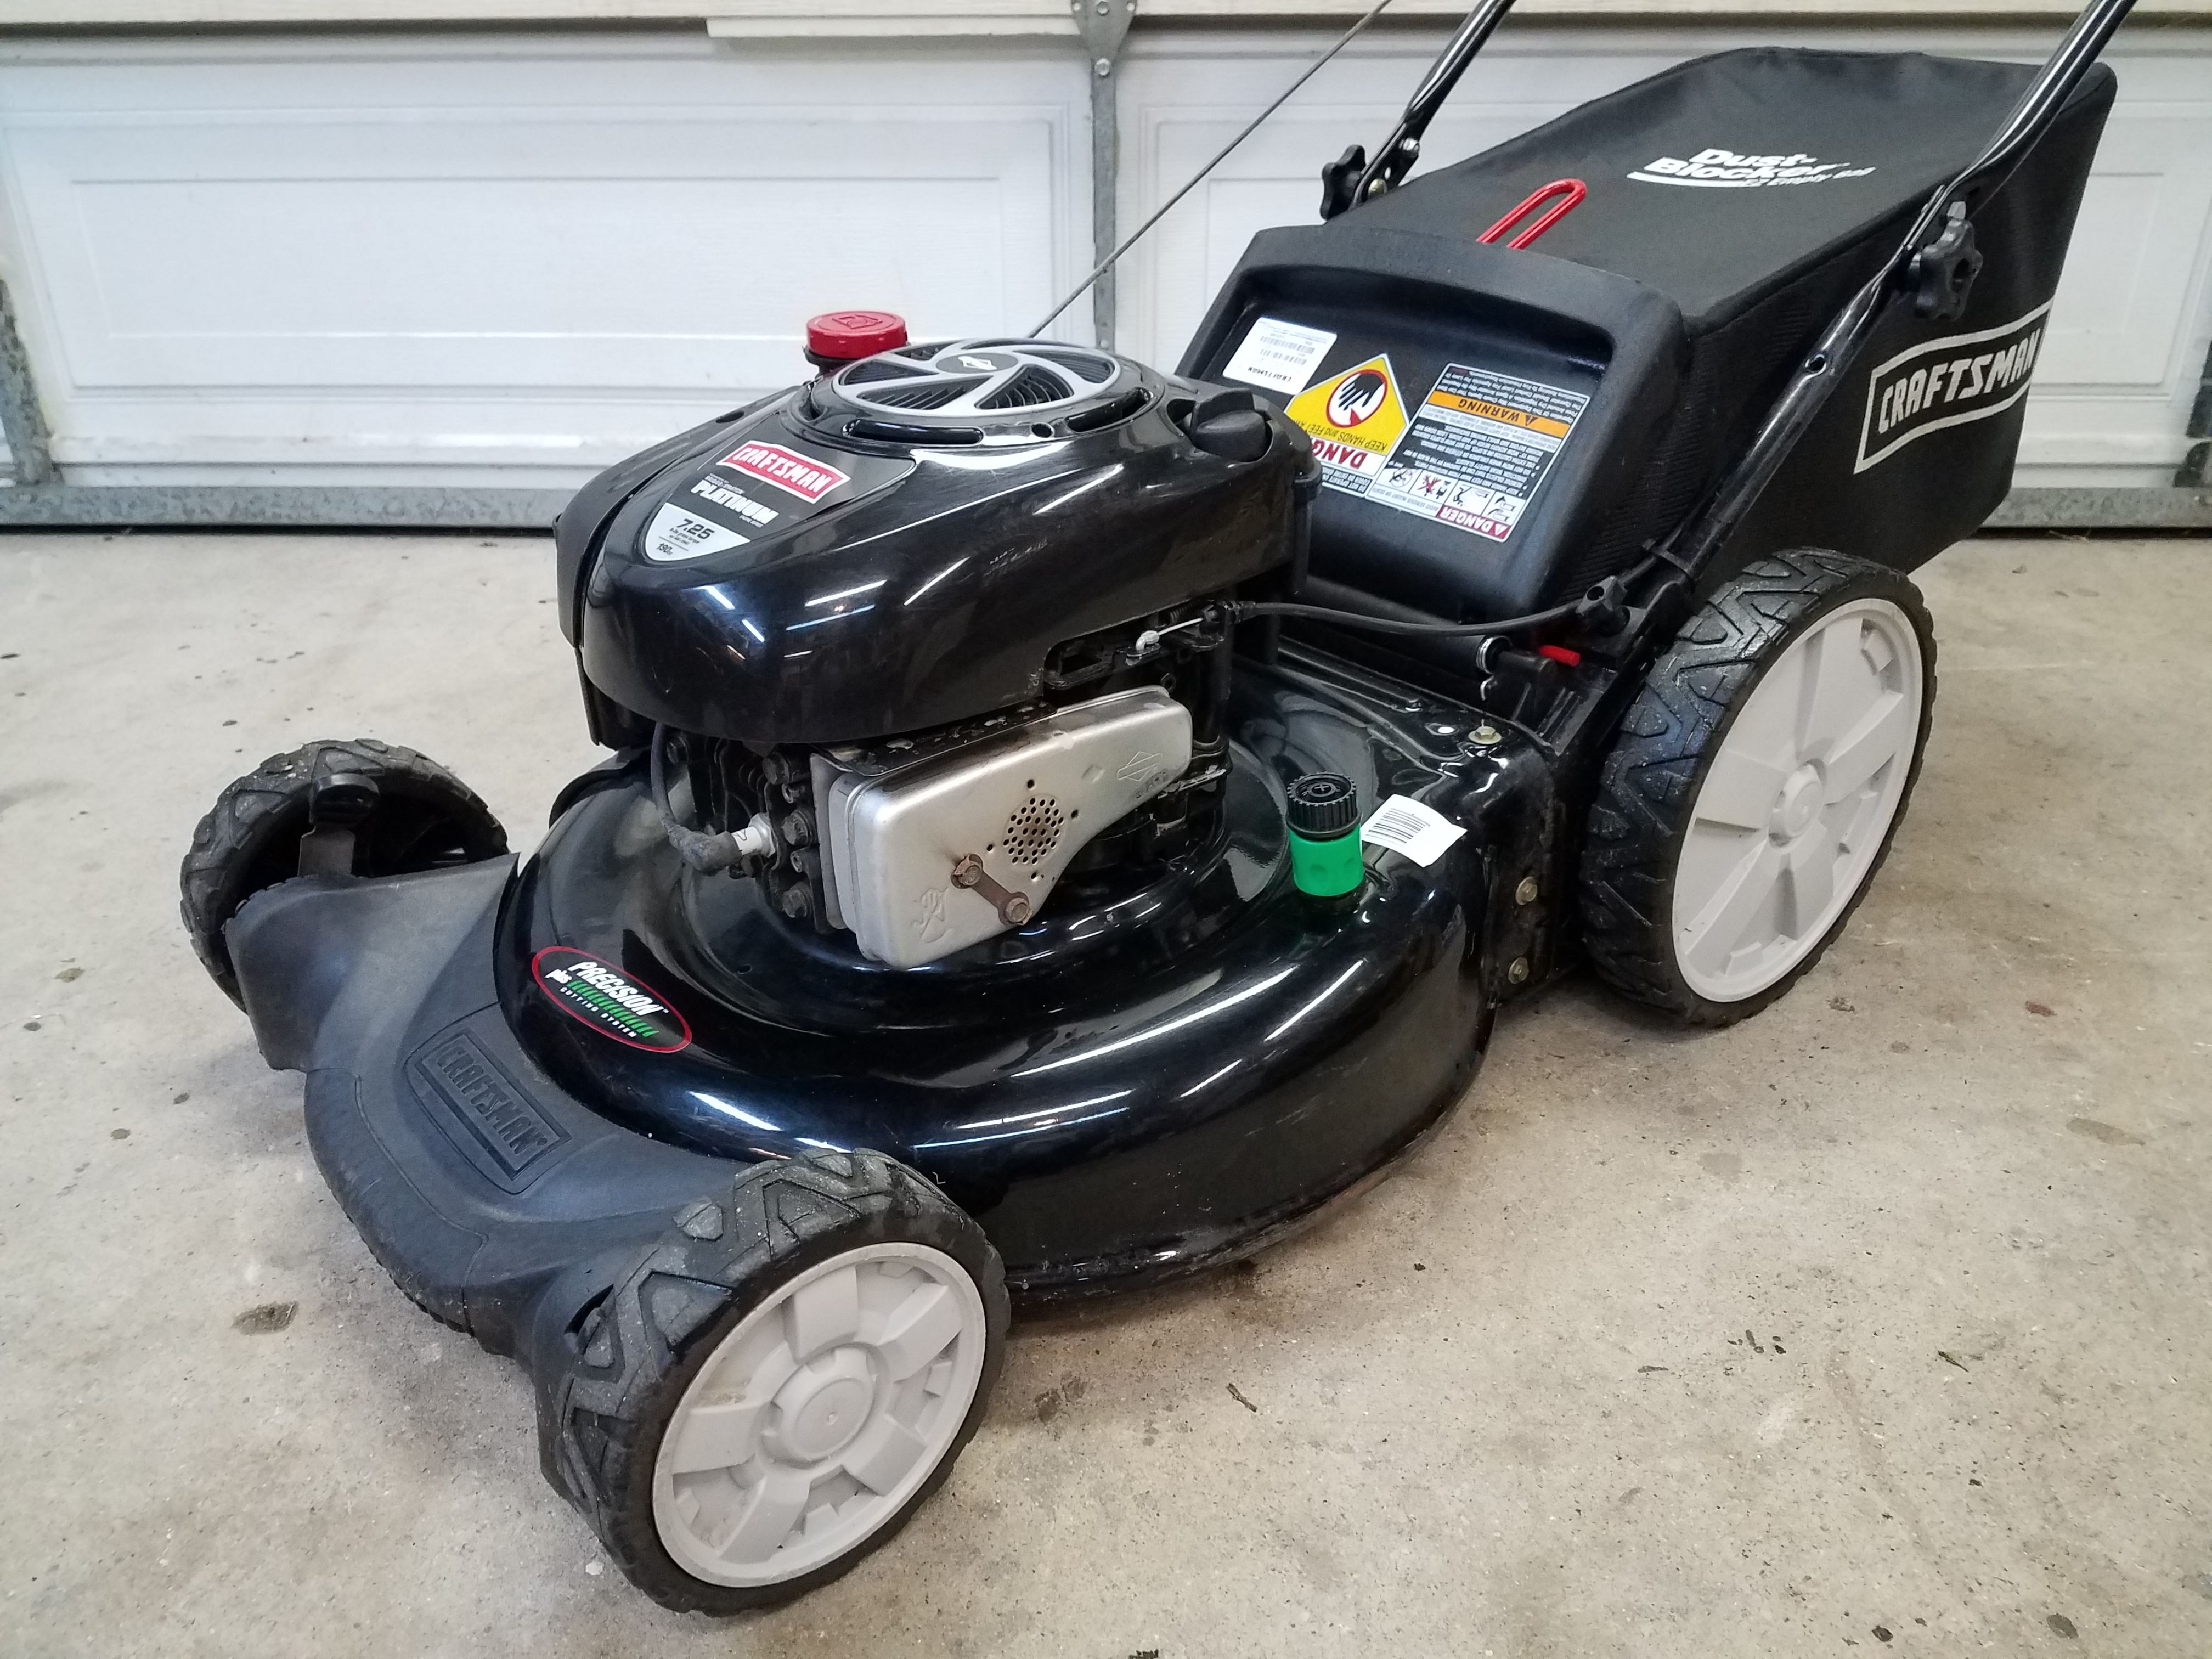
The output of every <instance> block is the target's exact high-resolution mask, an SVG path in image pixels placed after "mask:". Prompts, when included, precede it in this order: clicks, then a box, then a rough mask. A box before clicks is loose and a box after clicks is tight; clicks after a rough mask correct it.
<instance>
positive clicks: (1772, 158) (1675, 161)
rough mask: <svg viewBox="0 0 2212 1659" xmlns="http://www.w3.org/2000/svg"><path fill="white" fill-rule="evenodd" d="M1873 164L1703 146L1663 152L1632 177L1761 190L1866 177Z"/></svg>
mask: <svg viewBox="0 0 2212 1659" xmlns="http://www.w3.org/2000/svg"><path fill="white" fill-rule="evenodd" d="M1873 171H1874V169H1873V168H1872V167H1853V166H1852V165H1851V164H1850V162H1849V161H1822V160H1820V157H1819V156H1817V155H1802V154H1800V155H1739V154H1737V152H1735V150H1732V149H1701V150H1699V152H1698V153H1697V154H1696V155H1687V156H1684V155H1661V156H1657V157H1656V158H1654V159H1653V160H1651V161H1646V162H1645V163H1644V165H1643V166H1642V167H1638V168H1637V169H1636V171H1635V172H1633V173H1630V174H1629V175H1628V176H1629V177H1630V178H1632V179H1635V180H1636V182H1637V183H1638V184H1640V185H1684V186H1686V187H1687V188H1689V189H1691V190H1759V189H1762V188H1764V187H1765V186H1767V185H1826V184H1832V183H1834V182H1835V181H1836V180H1837V179H1863V178H1865V177H1866V176H1867V174H1869V173H1872V172H1873Z"/></svg>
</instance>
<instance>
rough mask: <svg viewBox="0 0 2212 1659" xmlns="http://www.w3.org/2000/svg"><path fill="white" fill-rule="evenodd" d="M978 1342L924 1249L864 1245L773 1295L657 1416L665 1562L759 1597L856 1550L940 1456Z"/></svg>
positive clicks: (958, 1419) (970, 1394) (962, 1277)
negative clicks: (664, 1422)
mask: <svg viewBox="0 0 2212 1659" xmlns="http://www.w3.org/2000/svg"><path fill="white" fill-rule="evenodd" d="M986 1341H987V1323H986V1321H985V1317H984V1312H983V1298H982V1296H981V1293H980V1292H979V1291H977V1290H976V1288H975V1281H974V1280H973V1279H970V1278H969V1276H968V1273H967V1270H966V1269H965V1268H963V1267H961V1265H960V1264H959V1263H958V1262H957V1261H954V1260H953V1259H952V1258H951V1256H949V1255H945V1253H944V1252H943V1251H942V1250H936V1249H931V1248H929V1247H928V1246H927V1245H923V1244H889V1243H887V1244H869V1245H863V1246H862V1247H861V1248H860V1249H854V1250H848V1251H847V1252H846V1253H845V1254H843V1255H839V1256H836V1257H833V1258H832V1259H830V1260H829V1261H825V1262H823V1263H822V1264H820V1265H819V1266H817V1267H812V1268H810V1269H808V1270H807V1271H806V1272H805V1273H800V1274H799V1275H798V1276H797V1277H796V1278H794V1279H792V1280H791V1281H790V1282H789V1283H788V1284H787V1285H781V1286H779V1287H778V1288H777V1290H776V1291H775V1292H774V1293H773V1294H772V1295H770V1296H769V1297H768V1298H767V1300H765V1301H764V1302H763V1303H762V1304H761V1305H760V1306H759V1307H757V1308H756V1309H754V1310H753V1311H752V1312H751V1313H750V1314H748V1315H746V1316H745V1317H744V1320H743V1321H741V1322H739V1323H738V1326H737V1328H735V1329H734V1330H732V1331H731V1332H730V1334H728V1335H727V1336H726V1337H724V1338H723V1339H722V1340H721V1341H720V1343H719V1344H717V1345H716V1346H715V1349H714V1352H713V1353H712V1354H710V1355H708V1358H707V1362H706V1364H704V1365H702V1366H701V1367H700V1370H699V1373H698V1375H697V1376H695V1377H693V1378H692V1379H691V1384H690V1387H689V1388H687V1389H685V1390H684V1397H683V1399H682V1400H680V1401H678V1402H677V1407H676V1410H675V1411H674V1413H672V1414H671V1416H670V1418H669V1422H668V1429H667V1431H666V1433H665V1434H664V1435H663V1436H662V1437H661V1442H660V1451H659V1456H658V1457H657V1458H656V1459H655V1461H654V1465H653V1522H654V1524H655V1526H656V1527H657V1528H659V1533H660V1540H661V1542H662V1544H663V1545H665V1547H666V1548H667V1550H668V1553H669V1554H670V1556H671V1558H673V1559H674V1560H675V1562H676V1564H677V1565H678V1566H680V1567H682V1568H683V1569H684V1571H686V1572H689V1573H691V1574H693V1575H694V1576H696V1577H700V1578H703V1579H705V1580H707V1581H708V1583H716V1584H732V1585H749V1586H757V1585H764V1584H779V1583H785V1582H786V1581H787V1580H789V1579H792V1578H796V1577H799V1576H800V1575H802V1574H805V1573H808V1572H811V1571H814V1570H815V1569H816V1568H817V1567H821V1566H825V1565H828V1564H829V1563H830V1562H831V1561H834V1560H836V1559H837V1558H838V1557H839V1556H842V1555H844V1554H846V1553H848V1552H850V1551H852V1550H854V1549H857V1548H858V1547H860V1546H861V1545H862V1544H864V1543H866V1541H867V1540H868V1539H869V1538H870V1537H871V1536H872V1535H873V1534H875V1533H876V1532H877V1531H878V1529H879V1528H882V1527H883V1526H884V1524H885V1523H886V1522H889V1521H890V1519H891V1518H892V1517H893V1516H896V1515H897V1514H898V1512H899V1511H900V1510H902V1509H903V1508H905V1506H906V1504H907V1501H908V1499H909V1498H912V1497H913V1496H914V1494H915V1492H917V1491H919V1490H920V1489H921V1485H922V1483H923V1482H924V1481H926V1480H928V1478H929V1476H930V1474H931V1472H932V1471H933V1470H934V1469H935V1468H937V1467H938V1466H939V1464H940V1463H942V1462H944V1461H945V1456H946V1455H947V1454H948V1453H949V1452H950V1451H951V1449H952V1443H953V1442H954V1440H956V1439H957V1437H959V1433H960V1426H961V1425H962V1424H963V1423H964V1422H965V1421H966V1420H967V1417H968V1410H969V1406H970V1405H971V1404H972V1403H973V1402H974V1401H975V1388H976V1384H977V1383H978V1382H979V1381H980V1380H981V1376H982V1372H983V1352H984V1346H985V1343H986Z"/></svg>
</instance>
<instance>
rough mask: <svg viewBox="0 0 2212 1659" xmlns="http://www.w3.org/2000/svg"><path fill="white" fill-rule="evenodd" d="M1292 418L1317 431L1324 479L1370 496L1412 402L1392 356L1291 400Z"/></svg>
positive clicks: (1332, 486)
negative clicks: (1402, 391) (1404, 398)
mask: <svg viewBox="0 0 2212 1659" xmlns="http://www.w3.org/2000/svg"><path fill="white" fill-rule="evenodd" d="M1290 416H1291V419H1292V420H1294V421H1296V422H1297V423H1298V424H1299V425H1300V426H1302V427H1304V428H1305V429H1306V431H1307V432H1308V433H1309V434H1310V435H1312V438H1313V447H1314V459H1316V460H1317V461H1319V462H1320V463H1321V466H1322V483H1323V484H1325V485H1327V486H1328V488H1329V489H1341V490H1344V491H1345V492H1346V493H1347V494H1349V495H1365V494H1367V493H1368V490H1369V489H1370V486H1372V484H1373V483H1374V482H1375V480H1376V478H1378V477H1381V476H1382V474H1383V463H1384V462H1386V461H1388V460H1389V459H1390V452H1391V451H1392V450H1393V449H1395V448H1396V447H1397V446H1398V440H1399V439H1400V438H1401V437H1403V436H1404V435H1405V434H1406V405H1405V404H1403V403H1402V402H1401V401H1400V400H1399V397H1398V380H1397V376H1396V375H1395V374H1393V373H1392V372H1391V368H1390V360H1389V357H1387V356H1383V357H1370V358H1369V359H1368V360H1367V361H1366V362H1364V363H1359V364H1356V365H1355V366H1353V367H1352V368H1347V369H1346V370H1345V371H1344V372H1343V373H1342V374H1334V375H1331V376H1330V377H1329V378H1328V380H1323V381H1322V383H1321V384H1320V385H1319V386H1313V387H1310V388H1309V389H1308V390H1306V391H1304V392H1300V393H1298V395H1297V397H1295V398H1291V407H1290Z"/></svg>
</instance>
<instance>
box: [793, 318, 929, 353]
mask: <svg viewBox="0 0 2212 1659" xmlns="http://www.w3.org/2000/svg"><path fill="white" fill-rule="evenodd" d="M905 343H906V319H905V318H903V317H902V316H900V315H898V314H897V313H896V312H890V311H825V312H823V313H822V314H821V315H820V316H819V317H809V318H808V319H806V355H807V356H810V357H826V358H829V359H830V360H831V361H832V362H851V361H852V360H853V359H854V358H855V357H872V356H875V355H876V353H878V351H890V350H894V349H896V348H897V347H900V346H902V345H904V344H905Z"/></svg>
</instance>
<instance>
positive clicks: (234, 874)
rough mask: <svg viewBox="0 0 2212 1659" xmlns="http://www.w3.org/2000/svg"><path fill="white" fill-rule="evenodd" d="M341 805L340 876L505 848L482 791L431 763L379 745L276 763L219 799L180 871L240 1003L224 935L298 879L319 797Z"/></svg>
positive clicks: (304, 752)
mask: <svg viewBox="0 0 2212 1659" xmlns="http://www.w3.org/2000/svg"><path fill="white" fill-rule="evenodd" d="M331 797H337V802H336V803H335V804H336V805H339V806H342V808H343V810H342V811H337V812H335V813H333V812H332V811H325V813H324V816H337V817H343V822H344V827H343V830H342V831H340V832H338V833H339V834H340V835H342V836H343V839H342V840H339V839H334V840H333V843H332V847H331V851H332V852H334V853H335V854H337V871H338V872H339V873H350V874H353V875H356V876H401V875H410V874H414V873H416V872H421V871H425V870H438V869H443V868H445V867H447V866H449V865H455V864H472V863H475V862H476V861H477V860H480V859H490V858H497V857H499V856H500V855H501V854H503V853H505V852H506V851H507V832H506V831H505V830H504V829H501V828H500V823H499V820H498V819H497V818H495V817H493V816H492V811H491V808H490V807H489V806H487V805H484V804H483V801H482V800H480V799H477V794H476V793H475V791H473V790H471V788H470V787H468V786H467V785H466V784H465V783H463V782H462V781H460V780H459V778H457V777H455V776H454V775H453V774H452V773H451V772H449V771H447V769H445V768H444V767H442V766H441V765H439V764H438V763H437V762H435V761H434V760H432V759H430V758H429V757H428V756H427V755H418V754H416V752H415V751H414V750H411V749H402V748H400V747H398V745H397V744H388V743H379V742H377V741H376V740H375V739H374V738H351V739H348V740H341V739H337V738H326V739H325V740H324V741H322V742H320V743H311V744H307V745H305V746H304V747H302V748H299V749H295V750H293V751H292V752H291V753H290V754H289V755H271V756H270V757H269V758H268V759H267V760H265V761H264V762H262V763H261V764H260V765H258V766H257V767H256V768H254V769H253V770H252V771H251V772H249V773H247V774H246V775H245V776H244V777H242V778H239V779H236V780H234V781H232V783H231V784H230V785H229V786H228V787H227V788H225V789H224V790H223V792H222V794H220V795H218V796H217V797H216V803H215V805H214V806H213V807H211V808H210V809H209V811H208V814H207V816H206V817H204V818H202V819H201V820H200V821H199V824H198V826H197V828H196V829H194V830H193V831H192V844H191V848H190V849H189V850H188V851H187V852H186V853H185V860H184V866H183V868H182V869H181V870H180V871H179V872H178V880H179V887H180V888H181V889H182V903H181V908H182V911H183V915H184V921H185V933H188V934H190V935H191V941H192V949H193V950H194V951H197V953H198V956H199V959H200V961H201V963H203V964H204V966H205V967H206V969H207V970H208V973H209V975H210V976H211V977H212V978H213V979H214V981H215V982H216V984H217V985H219V986H221V987H222V991H223V994H224V995H226V996H228V998H229V999H230V1000H232V1001H233V1002H236V1001H238V1000H239V990H238V975H237V972H236V971H235V970H234V969H233V968H232V966H231V961H230V946H229V945H228V943H227V942H226V941H225V939H224V937H223V928H224V927H225V926H226V925H227V924H228V922H229V921H230V919H231V918H232V917H233V916H234V915H237V914H238V912H239V908H240V906H242V905H243V904H244V903H245V902H246V900H248V899H250V898H252V896H254V895H255V894H256V893H258V892H261V891H263V890H265V889H268V888H270V887H274V886H276V884H278V883H280V882H284V881H289V880H290V879H291V878H293V877H295V876H296V875H299V874H301V873H302V853H303V849H304V848H305V846H306V844H307V838H308V837H309V836H310V835H311V833H328V832H319V831H318V830H317V819H318V806H317V803H318V800H319V799H331Z"/></svg>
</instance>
